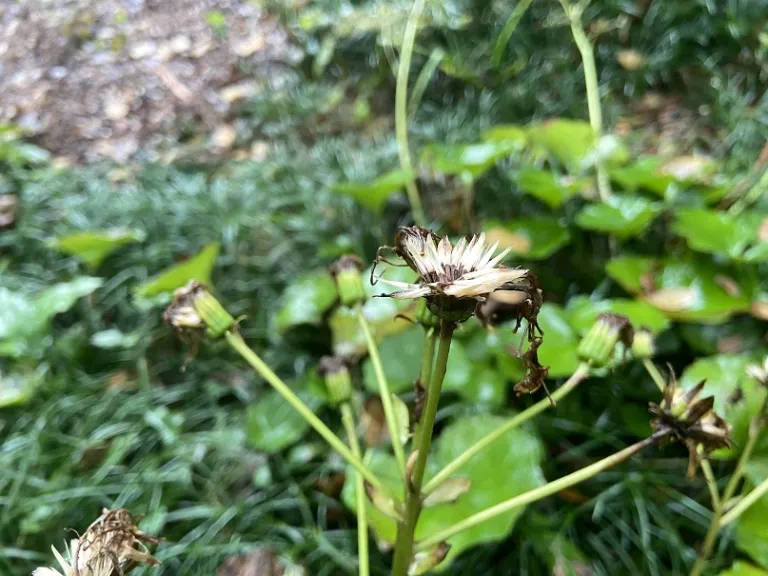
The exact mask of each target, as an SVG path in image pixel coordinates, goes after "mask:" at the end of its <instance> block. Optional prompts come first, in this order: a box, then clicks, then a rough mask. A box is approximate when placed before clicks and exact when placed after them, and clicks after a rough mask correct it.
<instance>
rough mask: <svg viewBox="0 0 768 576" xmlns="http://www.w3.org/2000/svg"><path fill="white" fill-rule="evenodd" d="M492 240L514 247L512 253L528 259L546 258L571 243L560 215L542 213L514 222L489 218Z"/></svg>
mask: <svg viewBox="0 0 768 576" xmlns="http://www.w3.org/2000/svg"><path fill="white" fill-rule="evenodd" d="M484 230H485V233H486V234H487V235H488V242H491V243H493V242H498V243H499V248H500V249H504V248H507V247H511V248H512V252H511V254H514V255H515V256H518V257H519V258H524V259H527V260H543V259H545V258H548V257H549V256H551V255H552V254H554V253H555V252H557V251H558V250H559V249H560V248H562V247H563V246H565V245H566V244H568V242H569V241H570V240H571V235H570V233H569V232H568V227H567V226H566V225H565V224H563V223H561V222H560V221H559V220H557V219H556V218H548V217H546V216H542V217H539V218H525V219H520V220H512V221H510V222H497V221H488V222H486V223H485V226H484Z"/></svg>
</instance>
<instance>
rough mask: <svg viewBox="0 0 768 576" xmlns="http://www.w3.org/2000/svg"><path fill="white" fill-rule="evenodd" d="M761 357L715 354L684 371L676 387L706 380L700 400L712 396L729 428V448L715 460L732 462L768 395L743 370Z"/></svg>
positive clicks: (716, 453)
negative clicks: (731, 439) (730, 440)
mask: <svg viewBox="0 0 768 576" xmlns="http://www.w3.org/2000/svg"><path fill="white" fill-rule="evenodd" d="M764 355H765V352H764V353H763V354H762V355H761V356H756V355H754V354H739V355H726V354H719V355H716V356H710V357H708V358H701V359H699V360H697V361H696V362H694V363H693V364H691V365H690V366H689V367H688V368H686V370H685V372H683V375H682V377H681V378H680V386H681V387H682V388H684V389H688V388H692V387H694V386H695V385H696V384H698V383H699V382H701V381H702V380H706V384H705V385H704V390H703V392H702V395H701V397H702V398H703V397H705V396H710V395H713V396H714V397H715V412H717V414H718V415H720V416H722V417H723V418H725V420H726V422H728V423H729V424H730V425H731V426H732V427H733V443H734V446H733V448H730V449H724V450H718V451H717V452H715V456H716V457H720V458H735V457H736V456H738V455H739V453H740V451H741V448H742V447H743V446H744V443H745V442H746V439H747V430H748V428H749V422H750V420H751V419H752V418H754V417H755V416H756V415H757V414H758V413H759V412H760V408H761V406H762V404H763V401H764V399H765V396H766V394H767V393H768V392H766V390H765V389H764V388H763V387H762V386H761V385H760V384H759V383H758V382H757V381H756V380H755V379H753V378H751V377H750V376H748V375H747V373H746V368H747V365H749V364H752V363H755V362H757V361H758V360H759V359H761V358H762V357H763V356H764ZM739 396H741V398H739ZM734 398H736V401H734Z"/></svg>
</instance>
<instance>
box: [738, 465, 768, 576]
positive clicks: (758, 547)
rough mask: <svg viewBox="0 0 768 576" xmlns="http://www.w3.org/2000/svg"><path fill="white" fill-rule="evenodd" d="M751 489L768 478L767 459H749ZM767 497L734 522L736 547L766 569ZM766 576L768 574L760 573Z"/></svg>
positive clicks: (767, 536)
mask: <svg viewBox="0 0 768 576" xmlns="http://www.w3.org/2000/svg"><path fill="white" fill-rule="evenodd" d="M746 476H747V478H748V479H749V480H750V482H748V484H751V485H752V488H754V486H756V485H757V484H759V483H760V482H762V481H763V480H765V479H766V478H768V458H765V457H763V458H760V459H758V458H755V457H754V456H753V457H752V458H751V459H750V461H749V463H748V464H747V467H746ZM766 518H768V495H765V496H763V497H762V498H760V499H759V500H758V501H757V502H755V503H754V504H753V505H752V506H750V507H749V508H748V509H747V511H746V512H744V513H743V514H742V515H741V516H739V518H738V520H737V521H736V546H738V548H739V549H740V550H741V551H742V552H745V553H747V554H749V556H750V557H751V558H752V559H753V560H754V561H755V562H757V563H758V564H759V565H760V566H762V567H763V568H766V569H768V522H766V521H765V520H766ZM761 574H762V575H763V576H768V572H761Z"/></svg>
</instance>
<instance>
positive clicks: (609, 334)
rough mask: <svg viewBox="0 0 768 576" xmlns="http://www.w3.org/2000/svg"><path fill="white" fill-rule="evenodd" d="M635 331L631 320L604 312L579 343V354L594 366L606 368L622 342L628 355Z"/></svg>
mask: <svg viewBox="0 0 768 576" xmlns="http://www.w3.org/2000/svg"><path fill="white" fill-rule="evenodd" d="M634 335H635V330H634V328H633V327H632V323H631V322H630V321H629V318H627V317H626V316H622V315H621V314H613V313H611V312H603V313H602V314H600V315H598V317H597V319H596V320H595V323H594V324H593V325H592V328H590V330H589V332H587V333H586V335H585V336H584V338H582V339H581V342H580V343H579V349H578V354H579V357H580V358H581V359H582V360H585V361H587V362H589V363H591V364H592V365H594V366H605V365H606V364H607V363H608V362H609V361H610V360H611V358H613V353H614V350H615V349H616V344H618V343H619V342H621V343H622V344H623V345H624V352H625V353H626V351H627V350H629V349H630V348H631V347H632V340H633V339H634Z"/></svg>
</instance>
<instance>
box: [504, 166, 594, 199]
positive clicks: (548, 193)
mask: <svg viewBox="0 0 768 576" xmlns="http://www.w3.org/2000/svg"><path fill="white" fill-rule="evenodd" d="M513 178H514V179H515V180H516V182H517V185H518V186H520V188H521V189H522V190H523V192H525V193H526V194H530V195H531V196H533V197H534V198H538V199H539V200H541V201H542V202H544V203H546V204H547V205H548V206H549V207H550V208H559V207H560V206H562V205H563V204H564V203H565V202H566V201H568V200H569V199H570V198H573V197H574V196H576V195H578V194H579V192H580V191H581V190H582V188H583V187H584V186H585V184H586V183H587V182H588V181H587V180H584V179H576V178H572V177H570V176H567V177H566V176H557V175H556V174H555V173H554V172H551V171H550V170H540V169H538V168H534V167H526V168H522V169H521V170H519V171H518V172H517V173H516V174H514V176H513Z"/></svg>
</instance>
